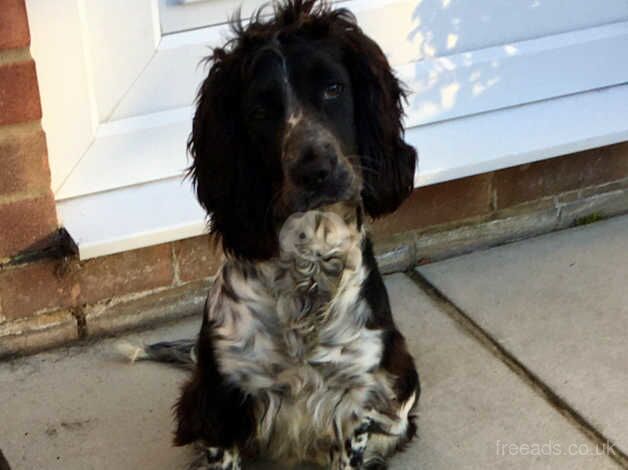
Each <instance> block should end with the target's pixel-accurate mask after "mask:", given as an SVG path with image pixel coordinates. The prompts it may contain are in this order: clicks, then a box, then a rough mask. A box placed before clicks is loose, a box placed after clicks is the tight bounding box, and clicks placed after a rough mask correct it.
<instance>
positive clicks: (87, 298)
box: [74, 244, 174, 304]
mask: <svg viewBox="0 0 628 470" xmlns="http://www.w3.org/2000/svg"><path fill="white" fill-rule="evenodd" d="M74 275H76V276H78V280H79V283H80V294H79V302H81V303H87V304H91V303H94V302H97V301H99V300H102V299H107V298H111V297H118V296H121V295H126V294H131V293H134V292H141V291H145V290H149V289H155V288H158V287H164V286H169V285H171V284H172V281H173V277H174V269H173V266H172V253H171V247H170V245H169V244H163V245H156V246H151V247H147V248H141V249H138V250H132V251H126V252H124V253H118V254H115V255H111V256H105V257H102V258H94V259H90V260H87V261H84V262H82V263H80V266H79V267H78V269H77V272H76V273H75V274H74Z"/></svg>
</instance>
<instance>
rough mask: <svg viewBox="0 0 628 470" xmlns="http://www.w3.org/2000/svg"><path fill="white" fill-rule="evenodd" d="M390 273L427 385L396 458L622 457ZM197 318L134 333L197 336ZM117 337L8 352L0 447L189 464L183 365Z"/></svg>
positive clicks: (592, 464)
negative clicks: (411, 432) (608, 452)
mask: <svg viewBox="0 0 628 470" xmlns="http://www.w3.org/2000/svg"><path fill="white" fill-rule="evenodd" d="M386 282H387V285H388V287H389V290H390V294H391V301H392V303H393V307H394V309H395V311H396V315H397V318H398V322H399V324H400V325H401V328H402V330H403V331H404V332H405V334H406V336H407V337H408V340H409V344H410V347H411V350H412V352H413V354H414V355H415V356H416V358H417V363H418V366H419V369H420V371H421V375H422V381H423V387H424V392H423V396H422V398H421V406H420V417H419V433H420V438H419V440H417V441H415V442H414V443H413V445H412V446H411V447H410V448H409V449H408V450H407V451H406V452H405V453H404V454H401V455H400V456H398V457H396V458H395V459H393V462H392V465H391V470H410V469H446V470H450V469H478V470H479V469H502V468H503V469H524V468H525V469H545V468H548V469H549V468H555V469H560V468H568V469H591V468H596V469H611V468H617V467H616V466H615V465H614V463H613V462H612V461H611V460H610V459H608V458H607V457H606V456H604V455H602V456H592V455H588V456H578V455H569V454H570V453H571V452H577V451H578V449H579V450H580V452H582V453H585V452H586V453H593V452H595V448H594V447H593V446H592V445H591V444H589V443H588V441H587V439H586V438H585V437H584V436H583V435H582V434H581V433H580V432H579V431H578V430H577V429H575V428H574V427H572V426H571V425H570V424H569V423H568V422H567V421H566V420H565V419H564V418H563V417H562V416H561V415H559V414H558V413H557V412H556V411H555V410H554V409H552V408H551V407H550V406H549V405H547V404H546V402H545V401H543V400H542V399H541V398H540V397H538V396H537V395H536V394H535V393H534V392H533V391H531V390H530V389H529V388H528V387H527V386H526V384H524V383H523V382H522V381H521V380H520V379H519V378H518V377H517V376H516V375H515V374H513V373H512V372H511V371H510V370H509V369H508V368H506V366H504V365H503V364H502V363H501V362H499V361H498V360H497V359H495V358H494V357H493V356H492V355H491V354H490V353H488V352H487V351H485V350H484V349H483V347H482V346H480V345H479V344H478V343H477V342H476V341H475V340H474V339H472V338H470V337H469V336H468V335H467V334H466V333H465V332H463V331H461V330H460V329H459V328H458V327H457V325H456V324H455V323H454V322H453V321H451V320H450V319H449V318H448V317H447V316H446V315H445V314H444V313H443V312H441V311H440V310H438V308H437V307H436V306H434V305H433V304H431V303H430V301H429V299H428V298H427V297H426V296H425V295H424V294H423V293H422V292H421V291H420V290H419V289H418V288H417V287H416V286H415V285H414V284H413V283H412V282H411V281H410V280H409V279H408V278H407V277H405V276H403V275H394V276H391V277H388V278H387V280H386ZM198 323H199V322H198V321H186V322H182V323H181V324H180V325H177V326H170V327H166V328H160V329H157V330H152V331H149V332H146V333H142V334H134V335H131V336H129V337H128V338H127V339H129V340H131V341H147V342H149V341H155V340H164V339H175V338H181V337H191V336H192V335H195V334H196V332H197V330H198ZM114 342H115V340H114V339H107V340H104V341H101V342H99V343H97V344H94V345H91V346H89V347H85V346H83V347H71V348H66V349H61V350H57V351H54V352H49V353H45V354H40V355H38V356H34V357H28V358H23V359H19V360H15V361H11V362H6V363H2V364H0V448H2V450H3V451H4V453H5V454H6V456H7V458H8V459H9V461H10V462H11V464H12V465H13V469H14V470H20V469H28V470H30V469H35V468H45V469H47V470H48V469H50V470H57V469H59V470H60V469H63V470H84V469H105V468H106V469H120V470H126V469H128V470H136V469H137V468H151V469H154V470H160V469H163V470H166V469H167V470H173V469H177V468H182V467H183V465H184V463H185V462H186V461H187V460H188V458H189V452H188V451H186V450H185V449H183V450H182V449H176V448H173V447H172V446H171V445H170V439H171V432H172V427H173V423H172V418H171V414H170V407H171V405H172V403H173V402H174V400H175V399H176V396H177V389H178V386H179V384H180V383H181V382H182V381H183V379H184V377H185V372H182V371H179V370H176V369H173V368H170V367H166V366H163V365H160V364H151V363H137V364H135V365H133V366H129V365H128V364H125V363H121V362H120V360H119V358H118V357H117V356H116V355H115V354H114V353H113V345H114ZM526 445H528V447H525V446H526ZM533 446H538V449H537V450H538V452H539V453H540V452H545V453H548V452H553V453H554V454H561V455H540V456H537V455H519V454H521V453H527V454H531V453H532V454H534V453H536V451H535V450H533V449H534V447H533ZM541 446H545V447H544V448H542V447H541ZM574 446H576V447H574ZM578 446H581V447H578ZM249 468H255V469H257V470H262V469H263V470H267V469H269V468H270V467H269V466H267V465H264V464H258V465H255V466H253V467H249ZM274 468H277V467H274ZM301 470H302V469H301Z"/></svg>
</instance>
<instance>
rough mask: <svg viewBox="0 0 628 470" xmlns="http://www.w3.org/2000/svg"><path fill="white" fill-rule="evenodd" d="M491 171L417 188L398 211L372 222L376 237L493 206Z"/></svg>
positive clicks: (476, 214) (463, 217) (422, 226)
mask: <svg viewBox="0 0 628 470" xmlns="http://www.w3.org/2000/svg"><path fill="white" fill-rule="evenodd" d="M491 178H492V175H491V174H490V173H487V174H482V175H477V176H471V177H468V178H461V179H458V180H453V181H447V182H445V183H439V184H434V185H430V186H425V187H422V188H418V189H416V190H414V192H413V193H412V195H411V196H410V197H409V198H408V199H407V200H406V201H405V202H404V203H403V205H402V206H401V207H400V208H399V209H398V210H397V211H396V212H395V213H394V214H391V215H389V216H387V217H385V218H383V219H380V220H377V221H375V223H374V224H373V225H372V230H373V235H374V237H375V238H376V239H381V238H385V237H389V236H391V235H393V234H395V233H400V232H405V231H408V230H416V229H420V228H424V227H428V226H430V225H439V224H444V223H448V222H452V221H455V220H462V219H468V218H470V217H474V216H478V215H482V214H486V213H488V212H489V211H490V210H491V194H490V189H491Z"/></svg>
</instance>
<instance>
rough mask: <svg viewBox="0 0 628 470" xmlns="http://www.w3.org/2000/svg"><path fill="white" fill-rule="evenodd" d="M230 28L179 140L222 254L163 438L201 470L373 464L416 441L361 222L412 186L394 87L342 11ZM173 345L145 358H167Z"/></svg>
mask: <svg viewBox="0 0 628 470" xmlns="http://www.w3.org/2000/svg"><path fill="white" fill-rule="evenodd" d="M233 31H234V33H235V37H234V38H233V39H232V40H230V41H229V42H228V43H227V44H226V45H225V46H224V47H222V48H218V49H215V50H214V51H213V54H212V55H211V57H210V58H209V62H210V64H211V68H210V70H209V75H208V76H207V78H206V79H205V81H204V82H203V84H202V87H201V89H200V92H199V95H198V100H197V108H196V114H195V116H194V122H193V130H192V134H191V136H190V139H189V142H188V147H189V151H190V154H191V155H192V157H193V163H192V166H191V169H190V174H191V177H192V179H193V182H194V185H195V187H196V193H197V196H198V200H199V201H200V203H201V204H202V205H203V207H204V208H205V209H206V210H207V213H208V214H209V216H210V217H211V230H212V232H213V233H214V234H216V235H217V236H218V237H219V238H220V240H221V242H222V246H223V249H224V252H225V255H226V256H225V261H224V264H223V265H222V268H221V269H220V271H219V273H218V275H217V277H216V279H215V281H214V283H213V286H212V288H211V292H210V293H209V297H208V299H207V302H206V306H205V311H204V317H203V323H202V327H201V331H200V334H199V336H198V340H197V341H196V343H195V348H194V356H195V363H196V364H195V365H194V372H193V376H192V377H191V379H190V380H189V381H188V382H187V383H186V384H185V385H184V387H183V390H182V393H181V396H180V398H179V400H178V402H177V403H176V405H175V414H176V421H177V429H176V435H175V443H176V444H177V445H186V444H192V443H196V444H197V445H199V446H201V448H202V449H203V452H202V455H201V456H200V457H199V459H198V461H196V462H195V463H194V464H193V467H192V468H199V469H200V468H203V469H222V470H224V469H232V470H235V469H239V468H241V465H242V464H241V461H242V458H246V457H248V456H254V457H255V456H263V457H266V458H269V459H272V460H276V461H280V462H283V463H288V464H293V463H297V462H313V463H315V464H318V465H323V466H325V467H327V468H330V469H333V470H349V469H383V468H386V458H387V457H388V456H390V455H391V454H392V453H393V452H395V451H396V450H398V449H400V448H402V447H403V446H404V445H405V444H406V443H408V442H409V440H410V439H412V437H413V436H414V434H415V432H416V426H415V424H414V422H413V412H414V410H415V407H416V404H417V400H418V398H419V391H420V387H419V377H418V374H417V372H416V369H415V366H414V361H413V358H412V356H411V355H410V354H409V353H408V351H407V348H406V343H405V340H404V337H403V335H402V334H401V333H400V332H399V331H398V330H397V328H396V326H395V322H394V320H393V317H392V314H391V311H390V305H389V301H388V296H387V293H386V289H385V286H384V283H383V281H382V277H381V275H380V273H379V271H378V268H377V265H376V262H375V258H374V255H373V249H372V246H371V242H370V240H369V237H368V234H367V232H366V230H365V226H364V219H365V215H368V216H370V217H378V216H382V215H384V214H387V213H390V212H392V211H394V210H395V209H396V208H397V207H398V206H399V205H400V204H401V202H402V201H403V200H404V199H405V198H406V197H407V196H408V195H409V194H410V192H411V191H412V188H413V176H414V169H415V161H416V152H415V150H414V149H413V148H412V147H411V146H409V145H408V144H406V143H405V142H404V140H403V128H402V123H401V117H402V113H403V111H402V101H403V99H404V91H403V89H402V87H401V85H400V83H399V81H398V80H397V79H396V78H395V76H394V74H393V72H392V70H391V67H390V65H389V63H388V61H387V59H386V57H385V56H384V54H383V52H382V50H381V49H380V48H379V47H378V46H377V44H375V42H374V41H373V40H371V39H370V38H368V37H367V36H366V35H365V34H364V33H363V32H362V31H361V30H360V28H359V27H358V26H357V25H356V22H355V19H354V17H353V16H352V14H351V13H350V12H349V11H347V10H345V9H333V8H331V7H330V6H329V5H326V4H323V3H318V2H316V1H313V0H284V2H283V3H280V4H279V5H276V6H275V10H274V15H272V16H269V17H265V16H264V15H262V14H259V13H258V14H257V15H256V16H255V17H254V18H253V19H252V20H251V21H250V22H248V23H247V24H244V23H243V22H242V21H239V20H238V21H235V22H234V25H233ZM182 345H183V348H184V349H185V347H186V343H185V342H183V343H159V344H156V345H152V346H148V347H147V348H146V349H145V350H144V351H143V352H142V355H143V357H144V358H152V359H160V360H177V357H180V356H177V353H180V351H179V350H178V348H179V347H181V346H182ZM183 360H185V359H183Z"/></svg>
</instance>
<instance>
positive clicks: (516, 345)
mask: <svg viewBox="0 0 628 470" xmlns="http://www.w3.org/2000/svg"><path fill="white" fill-rule="evenodd" d="M419 272H420V273H421V274H423V276H425V277H426V278H427V279H428V280H429V281H430V282H431V283H432V284H434V285H435V286H436V287H437V288H438V289H440V290H441V291H442V292H443V293H444V294H445V295H446V296H447V297H449V298H450V299H451V300H452V301H453V302H454V303H456V304H457V305H458V306H459V307H460V308H462V309H463V310H464V311H465V312H466V313H467V314H468V315H469V316H470V317H472V318H473V320H474V321H475V322H477V323H478V324H479V325H480V326H481V327H482V328H483V329H484V330H485V331H487V332H488V333H489V334H490V335H492V336H493V337H494V338H495V339H496V340H497V341H498V342H499V343H500V344H501V345H502V346H503V347H504V348H506V349H507V350H508V351H509V352H510V353H512V354H513V355H514V356H515V357H517V359H518V360H520V361H521V362H522V363H523V364H524V365H525V366H526V367H528V368H529V369H530V370H531V371H532V372H534V373H535V374H537V375H538V376H539V377H540V379H541V380H542V381H544V382H545V383H546V384H547V385H549V386H550V387H551V388H552V389H553V390H554V391H555V392H556V393H557V394H558V395H559V396H561V397H562V398H563V399H564V400H566V401H567V402H568V403H569V404H570V405H571V406H572V407H574V408H575V409H576V410H577V411H578V412H579V413H580V414H582V415H583V416H584V417H585V418H586V419H587V420H588V421H589V422H590V423H591V424H592V425H593V426H595V427H596V429H598V430H599V431H601V432H602V433H603V434H604V435H606V436H607V437H609V438H610V439H611V440H612V441H614V442H616V444H617V445H618V447H619V448H620V449H622V450H623V451H624V452H626V451H628V217H618V218H614V219H609V220H606V221H601V222H597V223H595V224H591V225H587V226H582V227H578V228H574V229H570V230H566V231H563V232H557V233H554V234H550V235H546V236H542V237H539V238H536V239H530V240H526V241H522V242H519V243H515V244H511V245H506V246H503V247H499V248H494V249H491V250H488V251H481V252H476V253H472V254H470V255H466V256H462V257H459V258H454V259H451V260H448V261H444V262H440V263H436V264H433V265H427V266H424V267H421V268H420V269H419Z"/></svg>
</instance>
